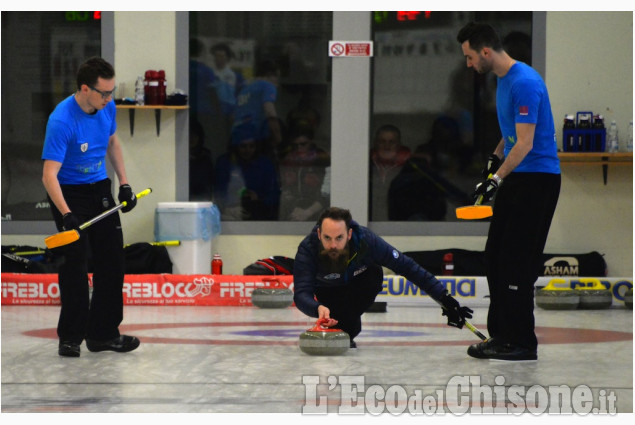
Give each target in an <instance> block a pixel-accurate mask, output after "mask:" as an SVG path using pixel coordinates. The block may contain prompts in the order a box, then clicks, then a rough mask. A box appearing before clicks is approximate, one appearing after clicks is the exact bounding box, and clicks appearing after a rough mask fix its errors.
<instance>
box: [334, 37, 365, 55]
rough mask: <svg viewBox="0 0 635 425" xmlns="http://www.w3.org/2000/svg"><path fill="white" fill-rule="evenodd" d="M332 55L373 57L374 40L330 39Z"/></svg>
mask: <svg viewBox="0 0 635 425" xmlns="http://www.w3.org/2000/svg"><path fill="white" fill-rule="evenodd" d="M329 56H330V57H371V56H373V42H372V41H329Z"/></svg>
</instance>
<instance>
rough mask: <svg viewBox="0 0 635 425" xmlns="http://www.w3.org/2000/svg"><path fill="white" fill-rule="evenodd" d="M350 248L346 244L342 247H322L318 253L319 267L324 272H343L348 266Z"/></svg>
mask: <svg viewBox="0 0 635 425" xmlns="http://www.w3.org/2000/svg"><path fill="white" fill-rule="evenodd" d="M349 254H350V248H349V246H348V244H346V246H345V247H344V248H343V249H331V250H329V249H325V248H324V247H322V249H321V250H320V252H319V253H318V261H319V264H320V268H321V269H322V270H324V271H325V272H326V273H339V274H344V272H346V268H347V267H348V257H349Z"/></svg>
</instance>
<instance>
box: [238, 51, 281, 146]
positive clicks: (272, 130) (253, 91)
mask: <svg viewBox="0 0 635 425" xmlns="http://www.w3.org/2000/svg"><path fill="white" fill-rule="evenodd" d="M279 79H280V70H279V68H278V65H277V64H276V62H275V61H273V60H269V59H268V60H264V61H261V62H259V63H258V64H257V65H256V79H255V80H254V81H253V82H251V83H249V84H248V85H246V86H245V87H243V88H242V90H241V91H240V93H239V94H238V99H237V105H236V111H235V114H234V126H233V128H232V133H233V132H234V131H236V130H237V129H238V128H240V127H241V126H244V125H250V126H254V128H255V140H256V141H257V142H260V143H262V144H263V147H264V148H265V151H266V153H268V154H272V153H274V152H275V151H276V150H277V148H278V145H279V144H280V143H281V141H282V134H281V130H280V122H279V118H278V113H277V111H276V106H275V102H276V100H277V97H278V89H277V87H278V83H279ZM233 137H234V136H233V134H232V138H233Z"/></svg>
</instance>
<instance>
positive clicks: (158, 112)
mask: <svg viewBox="0 0 635 425" xmlns="http://www.w3.org/2000/svg"><path fill="white" fill-rule="evenodd" d="M188 108H189V106H188V105H117V109H127V110H128V117H129V118H130V136H131V137H132V136H134V116H135V111H136V110H137V109H152V110H154V117H155V121H156V125H157V136H159V135H160V134H161V111H162V110H165V109H172V110H184V109H188Z"/></svg>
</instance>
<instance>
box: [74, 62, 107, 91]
mask: <svg viewBox="0 0 635 425" xmlns="http://www.w3.org/2000/svg"><path fill="white" fill-rule="evenodd" d="M114 77H115V70H114V68H113V67H112V65H111V64H109V63H108V62H106V61H105V60H104V59H103V58H100V57H98V56H93V57H92V58H89V59H88V60H86V62H84V63H83V64H81V65H80V67H79V70H78V71H77V89H78V90H79V89H81V88H82V85H83V84H86V85H87V86H94V85H95V84H97V79H98V78H103V79H104V80H112V79H113V78H114Z"/></svg>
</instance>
